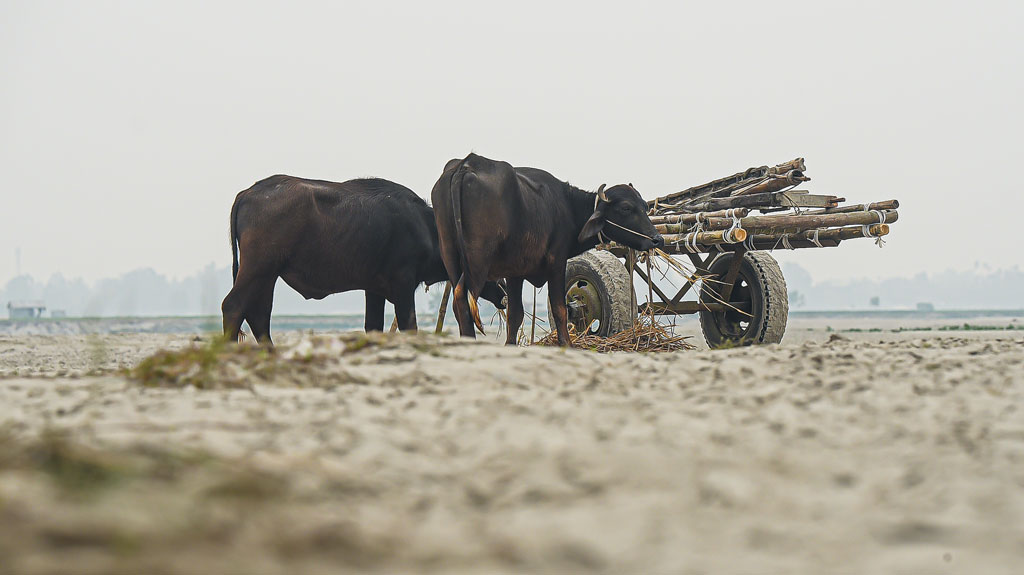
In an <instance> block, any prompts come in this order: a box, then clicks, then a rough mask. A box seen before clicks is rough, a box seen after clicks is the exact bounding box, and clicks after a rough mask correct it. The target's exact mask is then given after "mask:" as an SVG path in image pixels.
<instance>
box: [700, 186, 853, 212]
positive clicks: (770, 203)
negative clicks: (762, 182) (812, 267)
mask: <svg viewBox="0 0 1024 575" xmlns="http://www.w3.org/2000/svg"><path fill="white" fill-rule="evenodd" d="M791 194H792V191H790V192H769V193H763V194H751V195H738V196H729V197H725V198H711V199H709V200H707V201H703V202H697V203H691V204H687V205H685V206H683V207H682V208H681V209H685V210H686V211H688V212H711V211H715V210H725V209H729V208H766V207H782V208H787V207H790V208H792V207H800V198H801V197H802V196H807V199H808V200H809V199H810V198H811V195H810V194H801V195H791ZM814 200H815V203H818V202H822V201H824V202H826V204H827V205H826V206H824V207H827V208H833V207H836V206H837V205H838V204H839V201H840V198H837V197H836V196H814ZM804 207H822V206H821V205H814V206H804Z"/></svg>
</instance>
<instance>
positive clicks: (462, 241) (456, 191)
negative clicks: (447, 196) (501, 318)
mask: <svg viewBox="0 0 1024 575" xmlns="http://www.w3.org/2000/svg"><path fill="white" fill-rule="evenodd" d="M465 162H466V161H465V160H463V161H462V162H460V163H459V165H458V167H456V168H455V172H454V173H452V181H451V189H450V191H451V196H452V215H453V216H454V217H455V242H456V244H457V245H458V248H459V260H460V262H459V263H460V264H461V266H462V275H461V276H460V277H459V282H458V284H457V285H456V286H455V299H456V301H458V300H459V298H460V297H461V296H462V293H463V292H466V299H467V300H468V301H469V313H470V315H471V316H472V317H473V323H474V324H476V328H477V329H478V330H480V333H485V332H484V324H483V322H482V321H480V308H479V307H477V303H476V296H475V295H474V294H473V291H472V290H467V288H468V287H469V285H471V284H470V282H469V265H468V261H467V259H466V237H465V236H464V235H463V233H462V182H463V179H464V177H465V174H466V171H465V167H466V164H465Z"/></svg>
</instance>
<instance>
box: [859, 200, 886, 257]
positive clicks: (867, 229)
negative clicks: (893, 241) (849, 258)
mask: <svg viewBox="0 0 1024 575" xmlns="http://www.w3.org/2000/svg"><path fill="white" fill-rule="evenodd" d="M865 206H867V204H865ZM865 211H868V212H871V213H873V214H875V216H876V217H877V218H878V223H879V224H884V223H885V214H884V213H883V212H882V211H881V210H865ZM872 225H874V224H865V225H863V226H861V227H860V233H861V235H862V236H864V237H865V238H875V245H876V246H878V247H880V248H883V247H885V240H883V239H882V236H873V235H871V226H872Z"/></svg>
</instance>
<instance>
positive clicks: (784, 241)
mask: <svg viewBox="0 0 1024 575" xmlns="http://www.w3.org/2000/svg"><path fill="white" fill-rule="evenodd" d="M782 247H784V248H786V249H787V250H795V249H796V248H794V247H793V244H791V243H789V234H782Z"/></svg>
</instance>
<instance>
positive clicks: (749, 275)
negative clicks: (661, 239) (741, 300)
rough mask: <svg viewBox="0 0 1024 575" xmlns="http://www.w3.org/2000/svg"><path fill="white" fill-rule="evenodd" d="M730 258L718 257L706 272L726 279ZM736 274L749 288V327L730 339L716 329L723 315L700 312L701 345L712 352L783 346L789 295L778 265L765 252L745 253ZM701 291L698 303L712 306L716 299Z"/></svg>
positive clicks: (719, 328) (731, 255) (730, 256)
mask: <svg viewBox="0 0 1024 575" xmlns="http://www.w3.org/2000/svg"><path fill="white" fill-rule="evenodd" d="M733 257H734V254H731V253H726V254H722V255H720V256H718V257H717V258H716V259H715V261H714V262H712V264H711V266H710V268H709V270H708V271H710V272H711V273H712V274H715V275H716V276H717V277H723V276H725V274H726V272H727V271H728V270H729V263H730V262H731V261H732V258H733ZM739 274H740V278H742V279H744V280H746V281H747V284H748V286H749V291H750V299H751V308H752V309H751V314H752V315H753V317H752V318H751V320H750V325H749V326H748V327H747V329H746V330H745V332H744V334H743V336H742V337H740V338H739V339H735V338H731V337H728V336H726V335H724V334H723V333H722V330H721V326H720V325H719V319H720V318H721V316H722V313H723V312H710V311H702V312H699V316H700V328H701V331H702V332H703V333H704V341H706V342H707V344H708V347H709V348H711V349H716V348H720V347H731V346H736V345H754V344H766V343H780V342H782V336H783V335H785V333H786V321H787V319H788V318H789V294H788V292H787V290H786V280H785V278H784V277H783V276H782V269H781V268H780V267H779V262H777V261H775V258H773V257H772V256H771V255H769V254H767V253H765V252H747V253H746V254H745V255H744V256H743V263H742V264H740V271H739ZM738 279H739V278H738ZM704 289H707V288H703V289H701V294H700V301H701V302H706V303H710V302H715V301H716V300H715V298H713V297H711V296H709V295H707V294H705V293H704ZM734 289H735V288H734ZM730 299H732V300H733V301H736V300H735V299H733V298H730Z"/></svg>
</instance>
